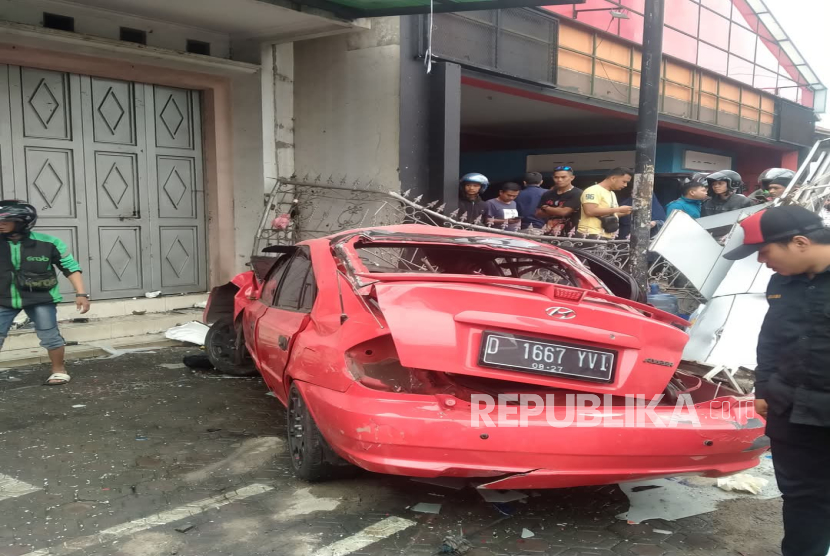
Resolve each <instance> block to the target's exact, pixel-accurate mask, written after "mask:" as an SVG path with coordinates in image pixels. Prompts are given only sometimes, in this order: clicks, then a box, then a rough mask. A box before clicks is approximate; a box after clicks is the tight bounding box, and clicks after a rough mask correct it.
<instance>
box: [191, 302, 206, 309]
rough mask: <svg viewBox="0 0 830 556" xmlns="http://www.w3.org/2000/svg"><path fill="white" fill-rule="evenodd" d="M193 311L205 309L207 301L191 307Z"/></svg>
mask: <svg viewBox="0 0 830 556" xmlns="http://www.w3.org/2000/svg"><path fill="white" fill-rule="evenodd" d="M193 308H194V309H207V301H202V302H200V303H196V304H194V305H193Z"/></svg>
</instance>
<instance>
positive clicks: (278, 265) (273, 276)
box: [242, 255, 291, 370]
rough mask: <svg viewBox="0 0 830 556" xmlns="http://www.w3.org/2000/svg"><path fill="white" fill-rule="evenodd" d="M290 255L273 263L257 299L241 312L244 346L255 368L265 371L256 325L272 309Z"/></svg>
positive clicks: (281, 257) (283, 256)
mask: <svg viewBox="0 0 830 556" xmlns="http://www.w3.org/2000/svg"><path fill="white" fill-rule="evenodd" d="M290 260H291V255H282V256H280V257H279V258H277V259H276V262H275V263H273V266H272V267H271V270H270V271H269V272H268V274H267V275H266V276H265V280H263V283H262V289H261V290H260V295H259V299H258V300H256V301H255V302H253V303H251V304H250V305H248V307H246V308H245V310H244V311H243V312H242V326H243V331H244V333H245V346H246V347H247V348H248V352H249V353H250V354H251V357H253V359H254V362H255V363H256V365H257V367H258V368H260V369H262V370H265V369H264V366H263V354H262V353H260V352H259V350H258V349H257V348H258V342H257V323H258V322H259V320H260V319H261V318H262V317H263V316H264V315H265V313H266V311H267V310H268V309H269V308H270V307H273V305H274V300H275V299H276V296H277V288H278V287H279V285H280V280H282V276H283V274H285V270H286V269H287V268H288V262H289V261H290Z"/></svg>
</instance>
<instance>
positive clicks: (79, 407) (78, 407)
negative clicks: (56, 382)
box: [72, 403, 86, 409]
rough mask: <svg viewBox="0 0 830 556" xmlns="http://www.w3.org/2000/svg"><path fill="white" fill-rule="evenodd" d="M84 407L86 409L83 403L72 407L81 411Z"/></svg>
mask: <svg viewBox="0 0 830 556" xmlns="http://www.w3.org/2000/svg"><path fill="white" fill-rule="evenodd" d="M82 407H86V405H85V404H82V403H79V404H77V405H73V406H72V409H81V408H82Z"/></svg>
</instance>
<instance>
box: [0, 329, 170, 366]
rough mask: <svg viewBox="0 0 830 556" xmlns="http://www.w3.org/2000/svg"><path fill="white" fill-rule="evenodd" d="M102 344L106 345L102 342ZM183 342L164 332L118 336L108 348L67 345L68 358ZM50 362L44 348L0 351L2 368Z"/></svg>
mask: <svg viewBox="0 0 830 556" xmlns="http://www.w3.org/2000/svg"><path fill="white" fill-rule="evenodd" d="M100 345H104V343H103V342H102V343H101V344H100ZM184 345H185V344H183V343H181V342H176V341H174V340H168V339H167V338H165V337H164V334H146V335H143V336H134V337H132V338H116V339H113V340H110V341H109V342H107V343H106V347H107V348H108V349H104V348H103V347H99V346H92V345H89V344H80V345H77V346H67V347H66V360H67V361H73V360H76V359H90V358H92V357H104V356H107V355H112V350H129V349H147V350H150V349H163V348H167V347H178V346H184ZM42 363H49V355H48V354H47V353H46V350H44V349H43V348H36V349H35V348H29V349H18V350H14V351H3V352H2V353H0V368H4V369H10V368H16V367H30V366H33V365H40V364H42Z"/></svg>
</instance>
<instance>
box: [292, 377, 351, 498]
mask: <svg viewBox="0 0 830 556" xmlns="http://www.w3.org/2000/svg"><path fill="white" fill-rule="evenodd" d="M286 428H287V429H288V452H289V455H290V456H291V467H292V468H293V469H294V474H295V475H296V476H297V477H298V478H300V479H303V480H305V481H311V482H316V481H325V480H327V479H336V478H342V477H344V476H348V475H351V474H353V473H354V472H355V471H357V468H356V467H355V466H353V465H351V464H350V463H348V462H347V461H346V460H344V459H343V458H341V457H340V456H338V455H337V454H335V453H334V450H332V449H331V447H330V446H329V445H328V443H327V442H326V439H325V438H323V435H322V434H320V429H318V428H317V424H316V423H315V422H314V418H313V417H312V416H311V412H310V411H309V410H308V406H307V405H306V403H305V400H304V399H303V396H302V394H300V389H299V388H297V385H296V384H292V385H291V389H290V390H289V392H288V414H287V419H286Z"/></svg>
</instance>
